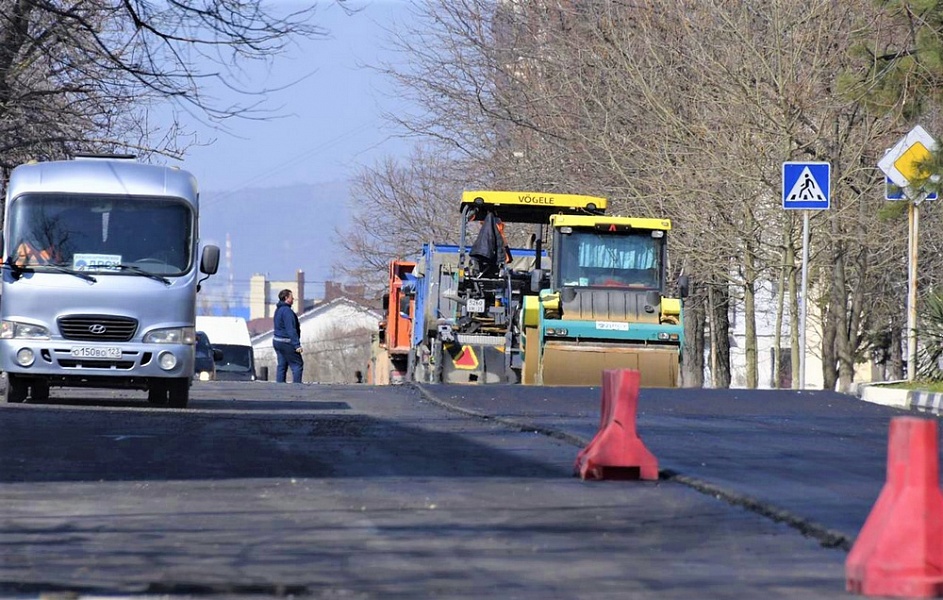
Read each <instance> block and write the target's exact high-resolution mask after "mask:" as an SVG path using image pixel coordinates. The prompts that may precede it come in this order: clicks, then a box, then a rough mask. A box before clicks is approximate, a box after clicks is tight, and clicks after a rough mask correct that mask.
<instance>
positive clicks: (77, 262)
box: [4, 193, 194, 276]
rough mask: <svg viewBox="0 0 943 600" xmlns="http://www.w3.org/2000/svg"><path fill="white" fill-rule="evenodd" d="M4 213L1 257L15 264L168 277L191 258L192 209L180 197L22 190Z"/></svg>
mask: <svg viewBox="0 0 943 600" xmlns="http://www.w3.org/2000/svg"><path fill="white" fill-rule="evenodd" d="M8 214H9V217H8V218H9V219H10V223H9V224H8V231H9V235H8V237H7V239H6V240H5V244H6V248H5V249H4V250H5V252H4V256H5V257H6V261H7V262H9V263H12V264H14V265H15V266H18V267H23V268H30V269H34V270H36V271H42V270H55V267H60V268H61V267H65V268H68V269H73V270H75V271H81V272H92V273H99V274H116V275H131V276H134V275H140V274H141V272H147V273H155V274H159V275H165V276H174V275H182V274H183V273H186V272H187V271H188V270H189V269H190V266H191V263H192V260H193V257H192V255H191V248H192V246H193V244H192V240H193V233H194V232H193V213H192V210H191V209H190V207H189V206H188V205H187V204H186V203H185V202H184V201H182V200H177V199H173V198H154V197H140V196H117V197H116V196H96V195H83V194H48V193H44V194H25V195H22V196H19V197H17V198H15V199H13V201H12V203H11V205H10V208H9V213H8Z"/></svg>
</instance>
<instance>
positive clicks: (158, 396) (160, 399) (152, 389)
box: [147, 379, 167, 406]
mask: <svg viewBox="0 0 943 600" xmlns="http://www.w3.org/2000/svg"><path fill="white" fill-rule="evenodd" d="M147 401H148V402H149V403H151V404H156V405H158V406H161V405H164V404H167V386H166V385H165V384H164V382H163V381H160V380H156V381H155V380H153V379H152V380H151V381H150V383H148V385H147Z"/></svg>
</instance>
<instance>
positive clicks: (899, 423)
mask: <svg viewBox="0 0 943 600" xmlns="http://www.w3.org/2000/svg"><path fill="white" fill-rule="evenodd" d="M937 448H938V446H937V424H936V421H935V420H928V419H919V418H916V417H895V418H893V419H891V426H890V437H889V440H888V445H887V482H886V483H885V484H884V488H883V489H882V490H881V494H880V496H878V499H877V502H875V504H874V507H873V508H872V509H871V514H869V515H868V519H867V520H866V521H865V523H864V527H862V528H861V531H860V532H859V533H858V538H857V539H856V540H855V543H854V546H852V548H851V552H849V553H848V558H847V559H846V561H845V579H846V586H845V587H846V589H847V590H848V591H849V592H852V593H855V594H861V595H864V596H896V597H908V598H932V597H936V596H940V595H941V594H943V494H941V493H940V475H939V454H938V449H937Z"/></svg>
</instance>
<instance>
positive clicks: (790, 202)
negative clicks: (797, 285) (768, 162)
mask: <svg viewBox="0 0 943 600" xmlns="http://www.w3.org/2000/svg"><path fill="white" fill-rule="evenodd" d="M831 169H832V165H831V164H830V163H827V162H807V163H803V162H784V163H783V208H784V209H786V210H802V288H801V291H800V292H799V293H800V296H801V299H800V302H799V389H800V390H803V389H805V362H806V360H805V355H806V336H805V332H806V315H807V306H808V287H809V211H810V210H828V208H829V206H830V204H831V186H832V183H831V178H832V173H831ZM777 368H778V365H777Z"/></svg>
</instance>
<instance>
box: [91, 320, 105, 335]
mask: <svg viewBox="0 0 943 600" xmlns="http://www.w3.org/2000/svg"><path fill="white" fill-rule="evenodd" d="M88 330H89V331H90V332H91V333H93V334H95V335H101V334H103V333H105V332H106V331H108V328H107V327H105V326H104V325H102V324H101V323H95V324H94V325H89V326H88Z"/></svg>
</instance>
